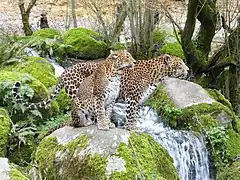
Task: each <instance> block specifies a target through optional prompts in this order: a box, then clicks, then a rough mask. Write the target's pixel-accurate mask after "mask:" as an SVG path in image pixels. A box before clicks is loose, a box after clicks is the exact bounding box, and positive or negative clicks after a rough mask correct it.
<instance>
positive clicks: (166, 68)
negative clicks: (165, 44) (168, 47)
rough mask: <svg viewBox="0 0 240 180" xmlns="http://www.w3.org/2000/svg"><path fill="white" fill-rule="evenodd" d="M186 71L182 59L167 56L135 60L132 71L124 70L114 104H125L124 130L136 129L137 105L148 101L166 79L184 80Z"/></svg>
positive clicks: (186, 75) (186, 67) (186, 74)
mask: <svg viewBox="0 0 240 180" xmlns="http://www.w3.org/2000/svg"><path fill="white" fill-rule="evenodd" d="M188 71H189V68H188V66H187V65H186V64H185V63H184V61H183V59H181V58H180V57H177V56H170V55H168V54H164V55H161V56H158V57H156V58H152V59H149V60H137V62H136V63H135V65H134V68H133V69H128V70H124V71H123V75H122V76H121V80H120V81H121V83H120V92H119V96H118V98H117V99H116V102H125V103H126V104H127V107H126V122H125V125H124V126H125V129H127V130H130V131H131V130H135V129H136V124H137V120H136V117H137V112H138V108H139V105H141V104H143V102H145V101H146V99H148V97H149V96H150V95H151V94H152V93H153V92H154V90H155V89H156V87H157V86H158V85H159V84H160V83H161V82H162V81H163V80H164V79H165V78H166V77H173V78H180V79H186V78H187V77H188Z"/></svg>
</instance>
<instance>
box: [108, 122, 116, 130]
mask: <svg viewBox="0 0 240 180" xmlns="http://www.w3.org/2000/svg"><path fill="white" fill-rule="evenodd" d="M108 126H109V128H110V129H113V128H115V127H116V126H115V124H114V123H111V122H110V123H109V124H108Z"/></svg>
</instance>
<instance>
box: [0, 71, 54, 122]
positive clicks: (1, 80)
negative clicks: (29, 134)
mask: <svg viewBox="0 0 240 180" xmlns="http://www.w3.org/2000/svg"><path fill="white" fill-rule="evenodd" d="M16 81H20V82H22V84H23V87H22V88H21V94H22V95H23V96H25V97H32V99H31V102H39V101H41V100H43V99H46V98H47V97H48V95H49V92H48V89H47V88H46V87H45V86H44V84H43V83H41V82H40V81H39V80H37V79H36V78H34V77H33V76H31V75H30V74H28V73H21V72H12V71H6V70H2V71H0V105H1V106H3V107H6V108H7V109H9V110H13V109H14V110H17V111H15V113H16V114H15V113H14V114H15V116H12V117H11V118H12V120H14V121H18V120H25V119H26V118H27V114H26V113H28V112H24V113H22V112H21V111H20V110H21V109H20V107H19V108H17V109H16V106H13V104H12V102H13V101H14V99H13V96H12V91H11V90H12V87H13V85H14V83H15V82H16ZM41 112H42V117H43V118H47V117H50V116H52V115H53V114H55V113H57V112H59V107H58V104H57V103H56V102H55V103H52V104H51V106H50V107H49V108H48V109H46V110H41Z"/></svg>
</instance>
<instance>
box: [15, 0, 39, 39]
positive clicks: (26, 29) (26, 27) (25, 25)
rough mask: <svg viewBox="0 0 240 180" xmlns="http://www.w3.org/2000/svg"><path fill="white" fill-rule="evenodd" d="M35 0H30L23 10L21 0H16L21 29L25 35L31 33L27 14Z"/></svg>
mask: <svg viewBox="0 0 240 180" xmlns="http://www.w3.org/2000/svg"><path fill="white" fill-rule="evenodd" d="M36 1H37V0H31V1H30V3H29V5H28V8H27V10H25V7H24V2H23V0H19V1H18V7H19V9H20V12H21V16H22V23H23V31H24V34H25V35H26V36H31V35H32V33H33V31H32V29H31V26H30V24H29V15H30V13H31V10H32V8H33V6H34V5H35V4H36Z"/></svg>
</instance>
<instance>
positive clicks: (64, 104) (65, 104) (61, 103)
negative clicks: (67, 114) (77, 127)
mask: <svg viewBox="0 0 240 180" xmlns="http://www.w3.org/2000/svg"><path fill="white" fill-rule="evenodd" d="M54 101H56V102H57V103H58V107H59V109H60V110H61V111H66V110H69V109H70V108H71V102H72V100H71V98H70V97H69V96H68V95H67V93H66V91H65V89H62V90H61V91H60V93H59V95H58V96H57V97H56V100H54Z"/></svg>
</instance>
